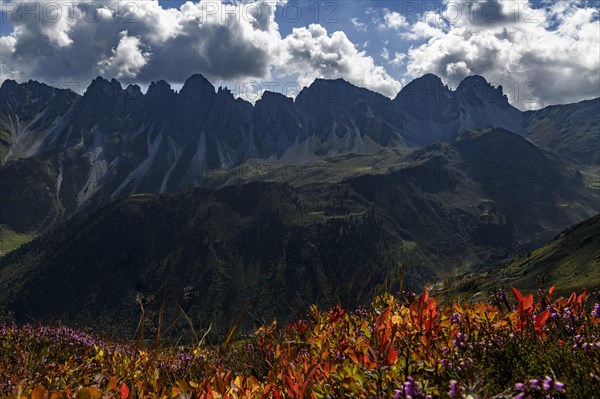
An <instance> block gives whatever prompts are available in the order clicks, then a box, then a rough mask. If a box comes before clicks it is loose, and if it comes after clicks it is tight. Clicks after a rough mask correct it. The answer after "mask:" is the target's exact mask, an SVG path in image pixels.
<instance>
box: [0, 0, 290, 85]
mask: <svg viewBox="0 0 600 399" xmlns="http://www.w3.org/2000/svg"><path fill="white" fill-rule="evenodd" d="M9 4H10V7H9V8H7V14H8V15H9V18H10V21H11V24H12V25H13V27H14V30H13V32H12V33H11V34H10V35H8V36H3V37H2V46H3V47H2V50H3V52H2V58H3V61H2V63H3V71H2V72H3V76H6V75H12V76H14V75H18V76H21V77H22V79H29V78H30V77H33V78H37V79H40V80H45V81H57V80H69V79H70V80H87V79H89V78H90V77H93V76H95V75H97V74H108V75H111V76H109V77H112V76H114V77H121V78H126V79H128V78H129V79H132V80H136V81H139V82H142V83H143V82H148V81H150V80H154V79H162V78H164V79H167V80H171V81H174V82H180V81H183V80H185V79H186V78H187V77H189V76H190V75H191V74H193V73H197V72H200V73H203V74H205V75H206V76H208V77H210V78H213V79H236V78H246V77H255V78H265V77H268V75H269V73H270V66H271V60H272V58H273V57H276V56H277V51H278V48H277V46H278V43H279V41H280V40H281V37H280V34H279V28H278V26H277V24H276V23H275V22H274V17H273V13H274V4H275V3H274V2H272V1H266V0H265V1H263V0H259V1H257V2H256V3H251V4H248V3H244V4H241V3H240V4H235V5H231V4H225V3H221V2H219V1H210V2H197V3H192V2H187V3H185V4H184V5H182V6H181V8H180V9H165V8H163V7H161V6H160V4H159V3H158V1H156V0H144V1H127V2H114V3H112V2H93V1H91V0H79V1H78V2H76V3H73V2H71V1H58V2H57V1H45V2H30V1H14V2H11V3H9ZM5 8H6V7H5ZM32 11H33V12H32ZM5 47H6V48H7V49H8V51H4V50H5Z"/></svg>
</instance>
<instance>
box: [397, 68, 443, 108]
mask: <svg viewBox="0 0 600 399" xmlns="http://www.w3.org/2000/svg"><path fill="white" fill-rule="evenodd" d="M451 96H452V94H451V91H450V89H449V88H448V87H447V86H446V85H444V83H443V82H442V79H440V78H439V77H438V76H437V75H434V74H431V73H428V74H426V75H423V76H421V77H420V78H417V79H415V80H413V81H412V82H410V83H409V84H407V85H406V86H405V87H403V88H402V90H400V92H399V93H398V95H397V96H396V98H395V99H394V101H397V102H400V103H404V104H405V103H414V102H416V103H429V102H434V103H437V102H440V101H444V100H447V99H449V98H451Z"/></svg>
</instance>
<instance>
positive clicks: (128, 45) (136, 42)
mask: <svg viewBox="0 0 600 399" xmlns="http://www.w3.org/2000/svg"><path fill="white" fill-rule="evenodd" d="M120 36H121V39H120V40H119V44H118V45H117V48H116V49H114V50H113V51H112V53H113V55H112V56H111V57H110V58H108V59H106V60H103V61H100V63H99V66H100V72H101V73H102V74H103V75H108V76H116V77H117V78H123V77H126V78H135V77H136V76H137V75H138V73H139V72H140V70H141V69H142V68H143V67H144V66H145V65H146V64H147V63H148V58H149V56H150V53H148V52H143V51H142V50H141V48H140V44H141V42H140V38H139V37H130V36H128V35H127V31H123V32H121V35H120Z"/></svg>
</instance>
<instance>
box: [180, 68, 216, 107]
mask: <svg viewBox="0 0 600 399" xmlns="http://www.w3.org/2000/svg"><path fill="white" fill-rule="evenodd" d="M179 94H180V95H181V96H182V97H184V98H189V99H194V101H203V102H205V101H210V100H212V99H213V98H214V97H215V96H216V95H217V94H216V92H215V86H213V85H212V83H210V82H209V81H208V79H206V78H205V77H204V76H202V75H200V74H198V73H197V74H194V75H192V76H190V77H189V79H188V80H186V81H185V83H184V84H183V87H182V88H181V91H180V92H179Z"/></svg>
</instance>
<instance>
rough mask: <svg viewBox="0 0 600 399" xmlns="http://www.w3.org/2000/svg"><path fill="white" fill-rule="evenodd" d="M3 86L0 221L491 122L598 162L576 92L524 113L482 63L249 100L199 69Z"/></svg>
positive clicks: (328, 83)
mask: <svg viewBox="0 0 600 399" xmlns="http://www.w3.org/2000/svg"><path fill="white" fill-rule="evenodd" d="M0 98H1V99H2V101H1V103H0V158H1V159H0V162H2V166H1V167H0V178H1V179H0V201H1V202H2V204H3V206H2V207H1V209H0V225H4V226H8V227H7V228H8V229H9V230H12V231H27V230H32V229H33V230H39V229H40V228H44V226H48V225H49V224H51V223H53V221H56V220H62V219H64V218H65V217H67V216H69V215H71V214H73V213H74V212H76V211H78V210H80V209H84V208H88V207H95V206H98V205H101V204H105V203H107V202H110V201H112V200H114V199H117V198H120V197H125V196H127V195H130V194H136V193H162V192H178V191H181V190H184V189H186V188H189V187H192V186H194V185H197V184H199V183H202V181H203V178H204V177H205V175H206V173H207V171H209V170H213V169H219V168H225V169H228V168H232V167H235V166H238V165H240V164H243V163H244V162H246V161H248V160H252V159H259V160H269V161H275V162H293V163H305V162H309V161H312V160H316V159H320V158H324V157H332V156H336V155H344V154H374V153H376V152H378V151H380V150H382V149H384V148H410V147H418V146H424V145H428V144H431V143H433V142H436V141H452V140H455V139H456V138H457V137H458V136H459V134H461V133H462V132H465V131H480V130H485V129H489V128H502V129H505V130H508V131H511V132H514V133H517V134H519V135H521V136H523V137H528V138H530V139H531V140H532V141H533V142H534V143H540V144H541V145H542V147H544V148H548V149H550V150H553V151H554V150H556V151H558V152H560V153H561V154H564V155H565V156H569V158H570V159H571V160H573V161H574V162H579V163H581V164H582V165H583V166H589V165H590V164H591V165H597V164H598V162H599V161H598V159H599V157H598V148H597V146H596V147H594V144H595V143H596V142H597V140H598V137H597V136H598V135H597V134H594V132H595V129H596V127H597V113H594V112H593V110H591V108H589V107H588V105H585V107H587V108H586V111H585V112H579V113H576V112H575V110H577V109H579V108H580V105H579V104H572V105H568V106H558V107H555V108H552V109H550V110H541V111H536V112H533V113H522V112H520V111H519V110H517V109H516V108H514V107H513V106H512V105H510V103H509V102H508V99H507V97H506V96H505V95H504V93H503V89H502V87H493V86H492V85H490V84H489V83H488V82H487V81H486V80H485V79H484V78H483V77H479V76H472V77H468V78H466V79H465V80H464V81H463V82H461V84H460V85H459V87H458V88H457V89H456V91H452V90H450V89H449V88H448V87H446V86H444V85H443V83H442V81H441V80H440V78H439V77H437V76H435V75H425V76H423V77H421V78H419V79H416V80H415V81H413V82H411V83H410V84H409V85H407V86H406V87H405V88H403V90H402V91H401V92H400V93H398V95H397V97H396V98H395V99H393V100H392V99H389V98H387V97H385V96H383V95H381V94H378V93H375V92H372V91H370V90H367V89H364V88H359V87H356V86H353V85H352V84H350V83H348V82H347V81H345V80H343V79H337V80H325V79H317V80H315V81H314V82H313V84H311V85H310V86H309V87H305V88H304V89H303V90H302V91H301V92H300V93H299V94H298V96H297V97H296V99H295V100H294V99H291V98H288V97H285V96H283V95H281V94H277V93H272V92H265V93H264V95H263V96H262V98H261V99H260V100H258V101H257V102H256V104H255V105H252V104H251V103H249V102H247V101H244V100H242V99H239V98H238V99H236V98H234V96H233V94H232V93H231V92H230V91H229V90H228V89H224V88H219V89H216V88H215V87H214V86H213V85H212V84H211V83H210V82H209V81H208V80H207V79H206V78H204V77H203V76H201V75H193V76H192V77H190V78H189V79H188V80H187V81H186V82H185V84H184V86H183V87H182V89H181V90H180V91H179V92H175V91H174V90H173V89H172V88H171V87H170V86H169V84H168V83H167V82H165V81H162V80H161V81H158V82H153V83H152V84H151V85H150V86H149V89H148V91H147V92H146V93H145V94H144V93H142V92H141V90H140V88H139V87H138V86H136V85H129V86H127V87H125V88H123V87H122V85H121V83H120V82H118V81H117V80H115V79H112V80H111V81H108V80H106V79H103V78H101V77H98V78H96V79H94V80H93V81H92V83H91V85H90V86H89V87H88V88H87V90H86V92H85V93H84V94H83V95H82V96H80V95H77V94H75V93H74V92H72V91H70V90H64V89H57V88H53V87H50V86H48V85H45V84H42V83H38V82H35V81H29V82H26V83H22V84H18V83H16V82H15V81H12V80H6V81H4V83H3V84H2V86H1V87H0ZM593 101H596V103H597V100H593ZM592 104H594V102H592ZM563 107H570V108H569V112H566V113H565V112H561V111H560V110H561V109H563ZM569 115H571V116H572V115H579V117H578V118H577V120H575V119H573V118H572V117H571V116H569ZM569 118H571V119H569ZM553 126H557V127H559V129H558V130H557V129H554V128H552V127H553ZM581 126H586V128H585V129H584V130H581ZM572 133H573V134H576V135H577V138H576V139H572V140H571V141H572V142H577V143H583V144H578V145H577V146H569V147H566V146H565V145H563V144H561V143H563V141H562V140H561V139H560V138H557V135H560V137H562V136H565V135H566V136H569V135H572ZM582 135H583V136H584V137H583V138H582V137H580V136H582ZM555 136H556V137H555ZM573 140H574V141H573ZM24 175H26V177H24ZM24 181H26V182H27V183H26V184H19V182H24ZM22 206H26V207H29V208H31V209H35V210H36V212H37V214H39V215H40V217H38V218H36V220H37V222H35V221H31V223H22V221H20V220H18V219H20V216H17V217H15V216H13V215H11V214H14V213H15V209H19V207H22Z"/></svg>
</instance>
